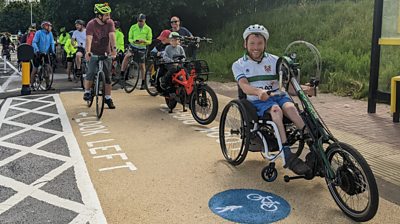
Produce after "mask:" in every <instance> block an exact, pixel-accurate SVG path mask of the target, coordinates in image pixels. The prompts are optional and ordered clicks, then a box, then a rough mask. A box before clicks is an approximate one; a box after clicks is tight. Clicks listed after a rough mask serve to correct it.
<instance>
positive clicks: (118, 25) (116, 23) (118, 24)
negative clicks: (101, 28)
mask: <svg viewBox="0 0 400 224" xmlns="http://www.w3.org/2000/svg"><path fill="white" fill-rule="evenodd" d="M114 26H115V28H116V29H118V28H120V27H121V23H120V22H119V21H114Z"/></svg>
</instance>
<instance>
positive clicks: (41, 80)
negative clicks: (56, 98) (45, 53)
mask: <svg viewBox="0 0 400 224" xmlns="http://www.w3.org/2000/svg"><path fill="white" fill-rule="evenodd" d="M46 75H47V74H46V69H45V68H44V66H40V69H39V71H38V74H37V80H36V81H37V88H36V90H46V79H45V77H46Z"/></svg>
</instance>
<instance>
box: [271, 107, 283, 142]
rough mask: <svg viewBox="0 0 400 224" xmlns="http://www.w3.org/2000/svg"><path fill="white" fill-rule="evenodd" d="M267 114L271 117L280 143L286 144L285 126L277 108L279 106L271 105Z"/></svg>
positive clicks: (281, 113)
mask: <svg viewBox="0 0 400 224" xmlns="http://www.w3.org/2000/svg"><path fill="white" fill-rule="evenodd" d="M269 114H270V115H271V119H272V121H273V122H274V123H275V124H276V126H277V127H278V130H279V135H280V137H281V141H282V143H286V141H287V137H286V131H285V126H284V125H283V112H282V110H281V108H280V107H279V105H278V104H275V105H273V106H272V107H271V108H270V110H269Z"/></svg>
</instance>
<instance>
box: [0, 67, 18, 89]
mask: <svg viewBox="0 0 400 224" xmlns="http://www.w3.org/2000/svg"><path fill="white" fill-rule="evenodd" d="M17 74H18V73H17V72H14V73H13V74H12V75H11V76H10V77H9V78H8V79H7V80H6V81H5V82H4V83H3V85H1V86H0V93H4V92H6V90H7V87H8V85H9V84H10V83H11V82H12V81H15V80H18V79H20V78H19V76H18V75H17Z"/></svg>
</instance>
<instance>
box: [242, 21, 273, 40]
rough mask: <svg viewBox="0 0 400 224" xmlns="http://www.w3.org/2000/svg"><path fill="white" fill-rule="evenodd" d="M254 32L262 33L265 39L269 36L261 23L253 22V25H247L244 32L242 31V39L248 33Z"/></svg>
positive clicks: (245, 37)
mask: <svg viewBox="0 0 400 224" xmlns="http://www.w3.org/2000/svg"><path fill="white" fill-rule="evenodd" d="M254 33H258V34H261V35H263V37H264V38H265V40H266V41H267V40H268V38H269V33H268V30H267V28H265V27H264V26H263V25H259V24H254V25H250V26H249V27H247V28H246V29H245V30H244V32H243V39H244V40H246V39H247V37H248V36H249V35H250V34H254Z"/></svg>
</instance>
